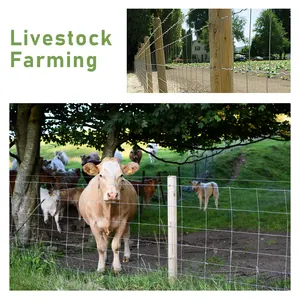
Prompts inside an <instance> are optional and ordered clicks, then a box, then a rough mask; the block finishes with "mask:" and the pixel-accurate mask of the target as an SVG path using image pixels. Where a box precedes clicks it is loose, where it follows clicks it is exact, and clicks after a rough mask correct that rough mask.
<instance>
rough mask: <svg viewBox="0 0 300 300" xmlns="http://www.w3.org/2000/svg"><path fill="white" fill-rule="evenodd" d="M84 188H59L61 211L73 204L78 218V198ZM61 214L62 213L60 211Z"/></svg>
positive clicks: (79, 217) (79, 216)
mask: <svg viewBox="0 0 300 300" xmlns="http://www.w3.org/2000/svg"><path fill="white" fill-rule="evenodd" d="M83 190H84V188H71V189H70V188H69V189H61V190H59V201H60V202H61V207H62V211H63V210H64V209H65V207H66V206H69V205H73V206H75V207H76V208H77V211H78V219H79V220H80V219H81V215H80V213H79V207H78V203H79V198H80V195H81V194H82V192H83ZM61 214H62V213H61Z"/></svg>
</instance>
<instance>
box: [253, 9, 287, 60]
mask: <svg viewBox="0 0 300 300" xmlns="http://www.w3.org/2000/svg"><path fill="white" fill-rule="evenodd" d="M254 32H255V36H254V38H253V39H252V44H251V56H257V55H259V56H268V55H269V51H270V53H271V55H272V54H273V55H275V54H278V55H281V54H282V53H283V52H284V51H286V50H287V49H289V47H290V42H289V40H288V39H287V37H286V35H287V33H286V31H285V30H284V27H283V24H282V22H281V21H280V20H279V19H278V17H277V16H276V14H275V13H274V12H273V11H272V10H270V9H268V10H264V11H263V12H262V13H261V15H260V16H259V17H258V18H257V20H256V22H255V24H254ZM270 33H271V36H270ZM270 38H271V40H270Z"/></svg>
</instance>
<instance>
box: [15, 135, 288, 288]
mask: <svg viewBox="0 0 300 300" xmlns="http://www.w3.org/2000/svg"><path fill="white" fill-rule="evenodd" d="M56 149H57V150H63V151H65V152H66V153H67V155H68V157H69V159H70V163H69V165H68V168H71V167H80V155H82V154H87V153H90V152H92V151H94V149H91V148H87V147H80V148H76V147H74V146H70V145H69V146H64V147H57V148H56ZM56 149H55V148H54V145H53V144H48V145H45V144H42V146H41V156H43V157H44V158H47V159H50V158H52V157H53V152H54V151H55V150H56ZM124 149H125V151H124V152H123V162H124V163H126V162H128V161H129V158H128V156H129V151H130V147H129V146H127V145H125V146H124ZM187 155H188V154H187V153H185V154H177V153H175V152H172V151H170V150H168V149H160V150H159V156H160V157H162V158H165V159H168V160H173V161H183V160H184V159H185V158H186V157H187ZM241 158H242V159H241ZM208 166H209V169H210V173H211V177H212V179H213V180H214V181H216V182H217V183H218V184H219V187H220V200H219V209H218V210H216V209H215V207H214V201H213V199H210V202H209V205H208V210H207V211H206V212H204V211H203V210H202V211H199V202H198V198H197V196H196V194H195V193H188V192H185V191H182V195H181V198H179V201H178V210H177V211H178V212H177V222H178V225H179V226H181V227H182V230H183V232H184V233H190V232H198V231H202V230H204V229H206V228H209V229H228V230H234V231H253V232H258V229H259V230H260V231H261V232H267V233H272V232H286V231H287V230H288V231H289V232H290V215H289V214H287V212H288V213H289V211H290V192H289V189H290V143H289V142H276V141H271V140H267V141H264V142H260V143H257V144H253V145H251V146H246V147H238V148H234V149H232V150H230V151H226V152H225V153H223V154H222V155H219V156H217V157H216V158H215V159H214V161H212V160H209V161H207V162H206V167H208ZM197 168H198V172H200V171H202V170H204V162H199V163H198V164H197ZM143 171H145V172H146V176H156V174H157V172H158V171H160V172H161V173H162V174H163V175H164V177H163V189H164V192H165V194H166V190H167V189H166V175H176V174H177V172H178V166H177V165H170V164H166V163H163V162H160V161H156V162H155V164H150V163H149V159H148V157H147V156H146V155H144V157H143V159H142V162H141V165H140V170H139V171H138V173H136V174H135V175H134V176H132V177H134V178H138V177H141V175H142V172H143ZM193 172H194V166H193V165H192V164H188V165H184V166H182V167H181V177H182V182H181V184H182V186H185V185H189V183H188V182H189V180H191V179H192V178H193ZM234 176H235V177H234ZM81 182H83V181H81ZM156 196H157V198H156V199H152V202H151V205H150V207H144V209H143V214H142V215H141V216H137V217H136V218H135V219H134V220H133V222H132V226H131V235H132V236H133V237H134V236H136V235H137V233H139V235H140V236H151V237H154V238H155V237H156V238H157V237H158V236H160V238H162V237H163V238H165V239H167V207H166V205H165V204H164V203H163V201H162V198H161V196H160V195H159V194H158V192H157V193H156ZM231 208H232V209H231ZM179 230H181V229H179ZM271 243H272V242H270V244H271ZM211 260H212V261H211V262H210V263H212V264H213V263H216V262H217V263H218V264H220V263H222V261H219V259H218V257H215V258H211ZM212 277H213V278H212V279H211V280H209V279H207V280H202V279H200V278H195V277H192V276H189V275H187V276H184V277H180V278H179V279H178V280H176V282H175V284H174V285H170V284H169V282H168V280H167V272H166V270H165V269H160V270H158V271H155V272H149V273H137V274H121V275H119V276H116V277H115V276H114V275H113V273H111V272H109V271H108V272H106V273H105V274H104V275H100V274H98V273H96V272H89V273H82V272H80V271H74V270H65V269H61V268H59V267H58V266H57V264H56V257H55V256H53V254H50V253H47V251H46V250H45V249H44V248H43V247H42V246H40V245H39V246H36V247H33V248H29V249H25V250H24V249H23V250H19V249H17V248H14V247H12V249H11V255H10V289H11V290H231V289H234V290H243V289H247V290H249V289H252V288H253V289H255V283H256V281H255V278H252V277H249V278H246V279H245V278H243V280H244V283H245V282H246V283H247V284H244V283H243V284H239V283H238V282H239V278H237V279H235V283H232V284H230V283H228V282H227V281H226V280H225V278H224V277H222V276H216V275H215V274H214V275H213V276H212ZM286 284H288V283H287V282H280V281H279V280H274V282H272V283H269V282H268V286H271V287H273V288H274V289H276V288H289V287H286V286H285V285H286ZM262 285H263V283H262Z"/></svg>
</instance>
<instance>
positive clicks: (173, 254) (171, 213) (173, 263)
mask: <svg viewBox="0 0 300 300" xmlns="http://www.w3.org/2000/svg"><path fill="white" fill-rule="evenodd" d="M168 278H169V282H170V284H174V283H175V280H176V278H177V193H176V176H168Z"/></svg>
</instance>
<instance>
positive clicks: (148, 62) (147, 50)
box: [144, 36, 153, 93]
mask: <svg viewBox="0 0 300 300" xmlns="http://www.w3.org/2000/svg"><path fill="white" fill-rule="evenodd" d="M144 41H145V58H146V60H145V61H146V72H147V92H148V93H153V82H152V64H151V52H150V41H149V37H148V36H145V38H144Z"/></svg>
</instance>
